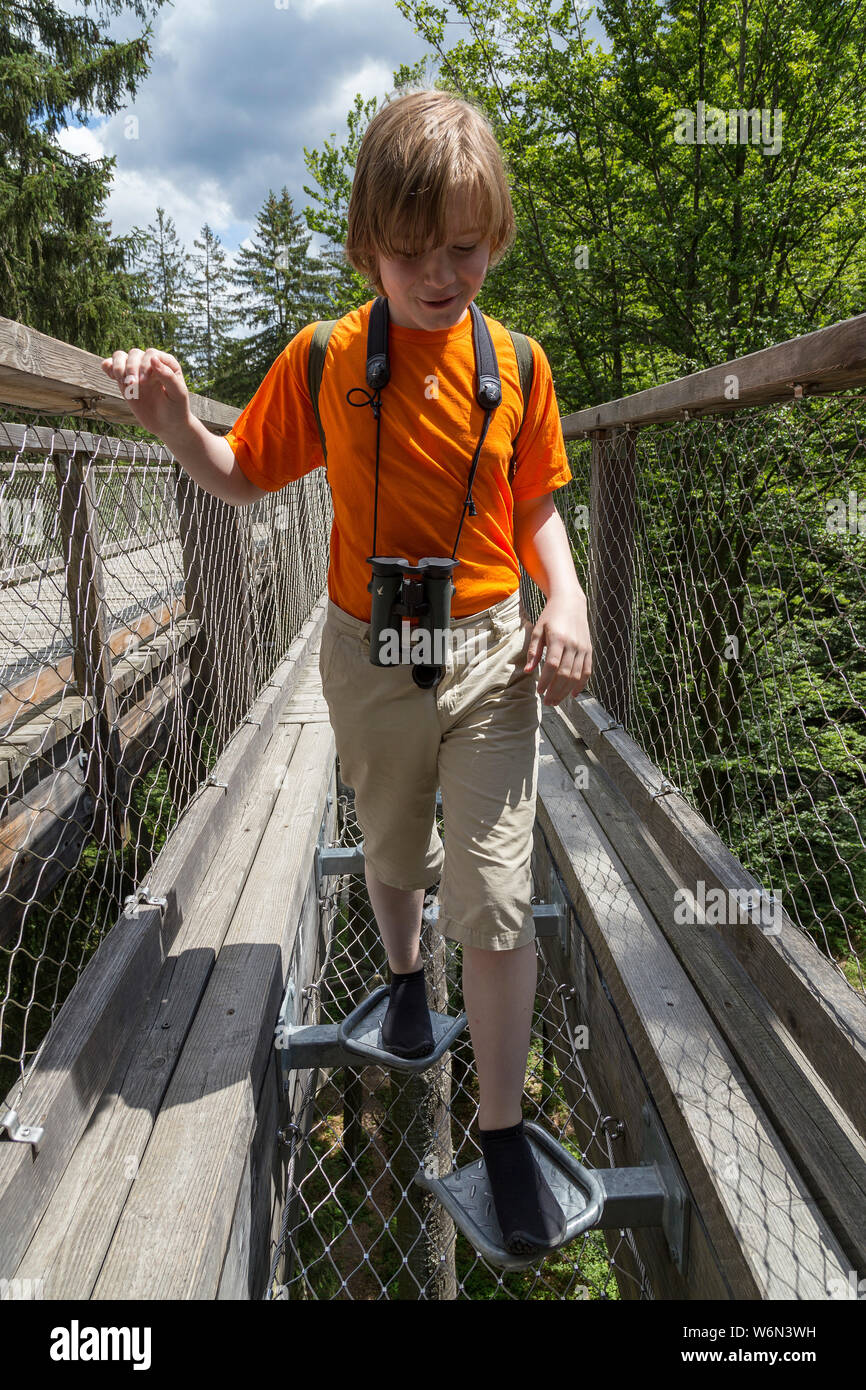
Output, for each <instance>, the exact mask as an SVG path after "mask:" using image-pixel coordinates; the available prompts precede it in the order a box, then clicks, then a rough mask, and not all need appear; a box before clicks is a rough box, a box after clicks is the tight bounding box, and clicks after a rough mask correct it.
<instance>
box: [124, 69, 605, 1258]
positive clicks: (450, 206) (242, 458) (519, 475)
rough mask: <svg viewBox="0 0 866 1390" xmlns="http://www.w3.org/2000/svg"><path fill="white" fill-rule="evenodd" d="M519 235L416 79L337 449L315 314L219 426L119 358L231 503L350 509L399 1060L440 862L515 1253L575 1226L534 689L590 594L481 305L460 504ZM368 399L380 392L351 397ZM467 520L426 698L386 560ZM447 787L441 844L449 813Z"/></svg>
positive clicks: (408, 1035) (348, 716)
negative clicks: (533, 1135) (315, 486)
mask: <svg viewBox="0 0 866 1390" xmlns="http://www.w3.org/2000/svg"><path fill="white" fill-rule="evenodd" d="M513 237H514V213H513V209H512V205H511V198H510V194H509V189H508V181H507V176H506V173H505V169H504V166H503V162H502V156H501V152H500V150H499V147H498V145H497V143H496V140H495V138H494V136H493V133H492V131H491V129H490V127H489V125H488V123H487V121H486V119H485V118H484V116H483V115H482V114H481V113H480V112H479V111H477V110H476V109H475V108H474V107H473V106H472V105H470V104H469V103H467V102H465V101H462V100H460V99H458V98H456V97H452V96H450V95H448V94H447V93H444V92H440V91H420V92H413V93H409V94H407V95H404V96H401V97H398V98H396V99H395V100H393V101H390V102H388V103H387V104H386V105H385V106H384V107H383V108H382V110H381V111H379V112H378V113H377V115H376V116H375V117H374V119H373V120H372V121H371V123H370V125H369V127H368V129H367V131H366V133H365V135H364V139H363V141H362V144H361V148H360V151H359V155H358V163H357V166H356V170H355V178H354V182H353V187H352V197H351V202H350V206H349V218H348V238H347V243H346V256H347V258H348V260H349V261H350V263H351V264H352V265H353V266H355V268H356V269H357V270H358V271H359V272H360V273H361V274H363V275H364V276H365V277H366V278H367V280H368V282H369V283H370V284H371V285H373V286H375V289H376V291H377V294H379V295H382V296H384V297H386V298H387V301H388V311H389V318H390V326H389V331H388V332H389V336H388V342H389V355H390V373H391V374H390V380H389V382H388V383H387V385H386V386H385V388H384V389H382V390H381V391H378V392H377V393H375V395H374V396H371V395H370V393H369V392H368V391H366V390H365V389H364V386H363V383H364V382H365V381H366V357H367V328H368V324H369V318H370V311H371V309H372V301H370V302H368V303H367V304H365V305H363V306H362V307H361V308H360V309H357V310H354V311H353V312H352V313H349V314H347V315H345V316H344V317H343V318H342V319H340V320H339V321H338V323H337V324H336V326H335V328H334V330H333V332H332V335H331V339H330V342H329V346H328V352H327V356H326V360H325V365H324V371H323V376H322V381H321V387H320V392H319V410H320V414H321V419H322V426H323V431H324V435H325V441H326V448H327V461H326V460H325V456H324V454H323V452H322V448H321V444H320V439H319V434H318V428H317V424H316V420H315V415H314V412H313V408H312V401H311V397H310V391H309V385H308V363H309V349H310V339H311V337H312V333H313V330H314V327H315V325H314V324H309V325H307V327H306V328H304V329H302V330H301V331H300V333H298V334H297V335H296V337H295V338H294V339H293V340H292V342H291V343H289V345H288V347H287V348H286V349H285V350H284V352H283V353H281V355H280V357H278V358H277V360H276V362H275V363H274V364H273V366H272V367H271V369H270V370H269V372H268V374H267V376H266V377H265V379H264V381H263V382H262V384H261V386H260V387H259V389H258V391H257V393H256V395H255V396H254V397H253V399H252V401H250V403H249V404H248V405H247V406H246V408H245V409H244V410H243V411H242V413H241V415H240V416H239V417H238V419H237V421H236V422H235V425H234V427H233V428H232V429H231V430H230V431H229V433H228V435H227V436H226V437H225V439H220V438H217V437H216V436H214V435H212V434H210V433H209V432H208V431H207V430H206V429H205V428H204V427H203V426H201V425H200V424H199V423H198V422H197V421H196V420H195V418H194V417H193V416H191V415H190V413H189V409H188V398H187V392H186V387H185V384H184V382H183V376H182V373H181V372H180V369H179V366H178V363H177V362H176V361H175V359H174V358H173V357H172V356H171V355H170V354H169V353H165V352H159V351H157V350H155V349H148V350H147V351H146V352H144V353H142V352H141V350H140V349H137V348H133V349H132V350H131V351H130V352H129V353H128V354H126V353H123V352H116V353H114V355H113V357H112V358H111V359H106V360H105V362H103V367H104V369H105V370H106V371H107V372H108V374H109V375H111V376H113V377H115V378H116V379H117V380H118V381H119V382H120V381H122V382H124V383H137V385H138V396H137V399H133V401H132V402H131V406H132V409H133V411H134V413H135V415H136V417H137V418H138V419H139V420H140V421H141V423H142V424H143V425H144V426H145V428H147V429H149V430H151V431H152V432H153V433H155V434H157V435H158V436H160V437H161V438H162V439H163V440H164V442H165V443H166V445H167V446H168V448H169V449H171V451H172V453H173V454H174V456H175V458H176V459H177V460H178V462H179V463H181V465H182V466H183V467H184V468H185V469H186V470H187V472H188V473H190V474H191V476H192V477H193V478H194V479H195V481H196V482H197V483H199V485H200V486H201V487H203V488H205V489H207V490H208V491H209V492H211V493H214V494H216V495H217V496H220V497H222V498H223V499H224V500H225V501H228V502H232V503H235V504H236V505H244V504H245V503H249V502H251V501H254V500H256V499H258V498H260V497H261V496H262V494H263V493H266V492H273V491H276V490H277V489H279V488H282V487H283V486H285V484H286V483H287V482H288V481H290V480H291V479H295V478H299V477H301V476H302V475H303V474H304V473H307V472H309V471H310V470H311V469H313V468H315V467H320V466H323V465H324V466H325V467H326V470H327V478H328V483H329V485H330V489H331V496H332V500H333V507H334V524H333V527H332V531H331V550H330V563H329V571H328V595H329V599H328V614H327V620H326V623H325V627H324V629H323V633H322V646H321V652H320V658H319V669H320V673H321V677H322V687H323V691H324V695H325V699H326V701H327V703H328V708H329V712H330V717H331V724H332V727H333V730H334V735H335V741H336V745H337V752H338V755H339V758H340V766H341V775H342V777H343V780H344V781H345V782H346V784H347V785H349V786H351V787H353V788H354V791H355V810H356V814H357V816H358V821H359V824H360V826H361V828H362V830H363V833H364V854H365V871H366V880H367V887H368V891H369V894H370V900H371V902H372V905H373V909H374V912H375V914H376V920H377V923H378V926H379V929H380V931H381V934H382V939H383V942H384V944H385V947H386V950H387V954H388V962H389V965H390V968H391V974H392V980H391V991H390V1000H389V1005H388V1011H387V1014H386V1016H385V1019H384V1021H383V1043H384V1045H385V1046H386V1047H387V1048H388V1049H389V1050H391V1051H393V1052H395V1053H398V1054H400V1055H403V1056H423V1055H425V1054H426V1053H428V1052H430V1051H431V1050H432V1046H433V1037H432V1029H431V1023H430V1015H429V1012H428V1010H427V1003H426V993H425V988H424V967H423V963H422V960H421V955H420V949H419V938H420V930H421V913H422V908H423V901H424V890H425V888H428V887H429V886H430V884H431V883H433V882H434V881H435V880H436V879H437V878H438V877H439V872H440V870H442V880H441V883H440V889H439V897H440V916H439V919H438V924H437V926H438V929H439V930H440V931H442V932H443V933H444V934H445V935H446V936H447V937H450V938H451V939H453V940H456V941H460V942H461V943H462V951H463V995H464V1000H465V1004H466V1012H467V1015H468V1020H469V1028H470V1035H471V1038H472V1044H473V1049H474V1052H475V1060H476V1067H477V1071H478V1080H479V1091H480V1105H479V1114H478V1125H479V1137H480V1142H481V1148H482V1152H483V1154H484V1159H485V1164H486V1167H487V1170H488V1174H489V1178H490V1184H491V1188H492V1192H493V1198H494V1203H495V1207H496V1212H497V1216H498V1219H499V1224H500V1226H501V1229H502V1234H503V1238H504V1240H505V1244H506V1246H507V1248H508V1249H510V1250H512V1251H513V1252H515V1253H534V1252H536V1251H538V1252H541V1251H544V1250H549V1249H553V1248H554V1247H555V1246H556V1245H558V1244H561V1242H562V1239H563V1237H564V1234H565V1218H564V1216H563V1213H562V1211H561V1209H560V1207H559V1205H558V1203H557V1202H556V1199H555V1198H554V1196H553V1194H552V1193H551V1191H550V1189H549V1187H548V1185H547V1183H546V1182H545V1180H544V1177H543V1175H542V1174H541V1172H540V1170H539V1168H538V1165H537V1163H536V1162H535V1159H534V1157H533V1154H532V1151H531V1149H530V1146H529V1143H528V1140H527V1138H526V1136H525V1134H524V1133H523V1115H522V1108H521V1098H522V1093H523V1085H524V1081H525V1075H526V1063H527V1058H528V1052H529V1039H530V1027H531V1022H532V1010H533V1004H534V999H535V990H536V983H537V956H536V950H535V929H534V924H533V918H532V907H531V889H532V885H531V870H530V857H531V850H532V828H533V822H534V819H535V800H536V784H537V764H538V728H539V724H540V718H541V703H540V699H539V696H542V695H543V696H544V698H545V703H547V704H548V705H555V704H558V703H559V701H560V700H562V699H563V698H564V697H565V696H566V695H572V694H575V693H577V692H578V691H580V690H581V689H582V688H583V686H584V685H585V684H586V681H587V680H588V678H589V676H590V674H591V670H592V666H591V648H590V642H589V631H588V626H587V613H586V598H585V596H584V593H583V590H582V589H581V587H580V584H579V583H578V580H577V576H576V574H575V571H574V565H573V562H572V558H571V551H570V547H569V544H568V539H567V536H566V533H565V528H564V527H563V525H562V521H561V520H560V518H559V515H558V513H557V511H556V508H555V506H554V503H553V498H552V495H551V494H552V491H553V490H555V489H556V488H558V487H561V486H563V485H564V484H566V483H568V482H569V481H570V479H571V472H570V469H569V467H568V462H567V459H566V454H565V446H564V443H563V439H562V429H561V426H560V420H559V410H558V407H557V403H556V397H555V395H554V391H553V384H552V380H551V375H550V367H549V364H548V362H547V359H546V357H545V355H544V353H543V351H542V349H541V347H540V346H539V344H538V343H536V342H534V341H533V340H530V342H531V345H532V349H533V358H534V373H533V384H532V389H531V392H530V395H529V400H528V402H527V404H526V417H525V420H524V421H523V424H522V426H521V419H522V416H523V407H524V403H523V400H522V397H521V392H520V379H519V372H518V365H517V361H516V357H515V353H514V349H513V346H512V343H511V339H510V337H509V335H508V333H507V331H506V330H505V329H504V328H503V326H502V325H501V324H499V323H498V322H497V321H496V320H495V319H487V318H485V321H486V323H487V327H488V329H489V330H490V333H491V336H492V339H493V343H494V347H495V350H496V356H497V360H498V365H499V372H500V377H501V382H502V402H501V404H500V405H499V406H498V408H497V409H496V410H495V411H493V413H492V415H491V416H490V420H489V423H488V428H487V433H486V435H485V436H484V442H483V448H482V449H481V452H480V455H479V461H478V467H477V470H476V474H475V478H474V480H473V482H472V496H473V500H474V502H475V506H476V511H475V512H473V511H472V510H471V509H470V511H469V512H468V513H466V512H465V503H464V495H465V493H466V486H467V478H468V474H469V469H470V463H471V460H472V458H473V455H474V452H475V448H476V444H477V441H478V439H479V436H480V434H481V425H482V422H483V421H484V418H485V412H484V410H483V409H482V407H481V406H480V405H479V404H478V402H477V401H476V399H475V395H474V375H475V360H474V353H473V325H472V319H471V314H470V311H469V305H470V303H471V302H472V301H473V300H474V298H475V296H476V295H477V293H478V291H479V290H480V288H481V286H482V284H483V282H484V278H485V275H486V273H487V270H488V267H489V265H491V264H496V263H497V261H498V260H500V259H501V258H502V255H503V254H504V252H505V250H506V249H507V247H508V245H509V244H510V242H511V241H512V240H513ZM353 394H354V396H355V397H356V399H353V398H352V397H353ZM357 397H360V399H357ZM366 404H372V405H373V406H374V407H375V409H374V410H370V411H366V410H358V411H356V410H353V409H352V408H351V407H352V406H356V405H358V406H364V405H366ZM377 412H378V413H377ZM377 437H378V446H379V466H378V468H377V469H376V468H374V461H375V459H376V457H377V454H376V449H377ZM515 440H516V444H515V442H514V441H515ZM512 454H513V456H514V474H513V480H512V482H511V484H509V463H510V461H511V459H512ZM374 494H375V497H374ZM374 507H375V514H374ZM461 517H462V518H463V520H462V524H461ZM458 526H459V527H460V531H459V544H458V547H457V558H458V560H459V561H460V563H459V564H458V566H457V567H456V568H455V569H454V571H453V574H452V581H453V583H454V585H455V590H454V593H453V594H452V598H451V628H450V636H451V638H453V639H454V640H453V641H452V642H451V643H450V644H449V645H450V652H449V654H448V656H447V658H446V661H445V663H444V667H443V674H442V677H441V679H440V681H439V683H438V685H437V686H436V687H435V688H426V689H425V688H421V687H420V686H419V685H418V684H416V683H415V682H414V680H413V676H412V668H411V666H410V665H409V664H408V663H406V662H405V661H404V664H399V665H396V666H394V665H392V666H390V667H388V666H376V665H374V664H373V663H371V661H370V659H369V644H370V620H371V593H370V590H369V588H368V587H367V586H368V584H369V582H370V575H371V568H370V565H369V561H368V557H369V556H370V555H371V554H378V555H395V556H404V557H406V558H407V559H408V560H409V562H410V564H413V565H415V564H417V563H418V560H419V559H420V558H421V557H422V556H428V555H441V556H445V555H450V554H452V552H453V549H454V541H455V535H456V533H457V531H458ZM374 534H375V540H373V536H374ZM371 542H372V543H371ZM520 562H522V563H523V565H524V567H525V569H526V570H527V572H528V573H529V574H530V575H531V576H532V578H533V579H534V580H535V582H536V583H537V584H538V585H539V587H540V588H541V589H542V591H543V592H544V593H545V594H546V596H547V603H546V606H545V608H544V609H543V611H542V613H541V615H540V617H539V619H538V621H537V622H536V623H535V624H532V623H531V621H530V620H529V619H528V618H527V617H526V616H525V615H524V613H523V610H522V606H521V604H520V593H519V582H520ZM543 648H546V660H545V661H544V664H543V667H541V669H540V670H539V663H540V661H541V653H542V649H543ZM433 659H434V661H435V660H437V658H436V657H434V658H433ZM440 785H441V789H442V803H443V814H444V819H445V826H446V838H447V854H446V853H444V852H443V844H442V840H441V838H440V837H439V835H438V832H437V830H436V824H435V797H436V789H437V786H440Z"/></svg>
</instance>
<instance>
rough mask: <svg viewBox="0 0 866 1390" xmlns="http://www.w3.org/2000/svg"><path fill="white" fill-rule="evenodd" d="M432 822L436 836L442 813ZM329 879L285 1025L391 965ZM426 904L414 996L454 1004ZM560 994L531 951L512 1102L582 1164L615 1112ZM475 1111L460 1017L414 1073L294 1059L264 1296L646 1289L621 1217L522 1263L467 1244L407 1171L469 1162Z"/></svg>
mask: <svg viewBox="0 0 866 1390" xmlns="http://www.w3.org/2000/svg"><path fill="white" fill-rule="evenodd" d="M338 789H339V794H338V843H340V844H341V845H358V844H360V843H361V841H362V839H363V836H362V834H361V831H360V828H359V826H358V823H357V820H356V818H355V814H354V796H353V793H352V790H351V788H346V787H345V786H343V785H342V783H338ZM438 826H439V830H440V833H442V836H443V840H444V841H445V843H446V845H447V839H446V838H445V827H444V825H443V822H442V816H441V811H440V814H439V818H438ZM446 852H447V851H446ZM329 884H330V891H329V893H328V894H327V895H326V896H325V895H323V896H322V897H321V898H320V906H321V913H322V934H323V939H324V941H325V942H326V948H325V952H324V957H323V963H322V967H321V969H320V971H319V973H318V975H317V977H316V978H315V979H314V980H313V981H312V982H311V983H310V984H309V985H308V986H307V987H306V988H305V989H304V990H303V993H302V999H303V1002H302V1005H301V1006H300V1007H298V1006H297V1005H296V1015H297V1022H298V1023H299V1024H305V1023H318V1024H327V1023H339V1022H340V1021H341V1020H342V1019H343V1018H345V1017H346V1016H347V1015H348V1014H349V1013H350V1012H351V1011H352V1009H353V1008H355V1007H356V1006H357V1005H358V1004H359V1003H360V1002H361V1001H362V1000H363V999H365V998H367V996H368V995H369V994H371V993H372V991H373V990H374V989H375V988H376V987H377V986H378V985H381V984H385V983H387V982H388V980H389V978H390V973H389V970H388V961H387V955H386V953H385V947H384V945H383V943H382V940H381V938H380V936H379V932H378V929H377V926H376V920H375V915H374V913H373V909H372V905H371V903H370V899H369V895H368V893H367V888H366V884H365V882H364V878H363V875H360V876H358V875H343V876H342V877H341V878H339V879H331V880H329ZM539 900H540V899H539V897H538V895H535V897H534V901H539ZM437 907H438V901H437V896H436V885H433V886H432V887H431V889H430V891H429V892H428V893H427V895H426V896H425V905H424V917H423V925H422V933H421V954H422V958H423V960H424V966H425V979H426V983H427V991H428V1004H429V1006H430V1007H431V1009H433V1010H435V1011H437V1012H440V1013H447V1014H449V1015H451V1016H456V1015H457V1014H459V1013H460V1012H461V1011H462V1009H463V996H462V989H461V978H462V974H461V970H462V967H461V947H460V945H459V943H457V942H453V941H448V940H446V939H445V938H443V937H442V936H441V935H440V934H439V933H438V932H437V931H436V929H435V926H434V925H433V921H432V918H433V917H434V916H435V913H436V911H437ZM574 993H575V991H574V989H573V988H572V987H571V986H569V985H564V984H561V983H559V982H558V981H557V980H556V979H555V978H554V977H553V974H552V972H551V969H550V967H549V965H548V964H547V963H546V962H545V960H544V955H543V951H542V950H541V949H539V965H538V986H537V992H536V1000H535V1009H534V1013H533V1024H532V1036H531V1042H530V1050H529V1059H528V1065H527V1072H526V1083H525V1088H524V1093H523V1097H522V1108H523V1115H524V1118H525V1119H527V1120H532V1121H534V1122H536V1123H537V1124H539V1125H541V1126H542V1127H543V1128H544V1129H545V1130H546V1131H547V1132H548V1133H549V1134H551V1135H552V1136H553V1137H554V1138H556V1139H557V1140H558V1141H559V1142H560V1143H562V1144H563V1145H564V1146H565V1148H566V1149H567V1150H568V1151H569V1152H570V1153H571V1154H572V1155H573V1156H574V1157H575V1158H576V1159H578V1161H585V1163H586V1166H587V1167H591V1168H594V1167H605V1168H607V1167H613V1166H615V1163H616V1158H615V1147H616V1146H615V1145H614V1144H612V1142H611V1135H614V1136H615V1135H616V1134H617V1129H618V1126H617V1125H616V1123H615V1121H614V1117H611V1116H604V1115H603V1114H602V1113H601V1111H600V1109H599V1107H598V1105H597V1103H596V1101H595V1097H594V1095H593V1092H592V1089H591V1087H590V1084H589V1081H588V1079H587V1076H586V1074H585V1072H584V1069H583V1065H582V1061H581V1047H580V1043H581V1038H580V1032H579V1025H577V1023H576V1018H575V1015H574V1008H573V1003H572V996H573V995H574ZM477 1117H478V1083H477V1077H476V1074H475V1070H474V1065H473V1054H472V1044H471V1038H470V1035H469V1029H468V1028H465V1029H464V1030H463V1032H462V1033H461V1034H460V1036H459V1037H458V1039H457V1040H456V1042H455V1044H454V1045H453V1047H452V1048H451V1049H450V1050H449V1051H448V1052H446V1053H444V1054H443V1056H442V1057H440V1058H439V1060H438V1061H437V1062H435V1063H434V1064H433V1065H432V1066H431V1067H429V1068H428V1069H427V1070H426V1071H423V1072H419V1073H402V1072H398V1071H395V1070H391V1069H385V1068H382V1067H378V1066H367V1065H364V1064H363V1063H361V1064H360V1065H359V1067H358V1069H355V1068H354V1067H349V1066H341V1067H333V1068H327V1069H326V1068H319V1069H316V1070H314V1071H311V1072H309V1073H307V1081H306V1085H305V1088H304V1093H303V1096H302V1099H301V1100H300V1101H299V1102H297V1103H296V1106H295V1110H294V1113H292V1115H291V1116H290V1119H289V1123H288V1125H287V1126H286V1127H285V1128H284V1130H283V1136H284V1140H285V1142H286V1144H287V1154H288V1178H287V1189H286V1194H287V1200H286V1204H285V1207H284V1210H283V1217H282V1223H281V1229H280V1237H279V1241H278V1243H277V1247H276V1249H275V1252H274V1257H273V1261H272V1265H271V1279H270V1282H269V1286H268V1289H267V1291H266V1293H265V1297H266V1298H267V1299H273V1298H282V1299H290V1300H296V1299H298V1300H307V1299H352V1300H369V1299H421V1300H427V1299H500V1298H514V1299H556V1300H562V1299H617V1298H620V1297H622V1296H625V1297H629V1298H652V1296H653V1295H652V1290H651V1287H650V1284H649V1280H648V1277H647V1274H646V1271H645V1269H644V1267H643V1265H642V1264H641V1262H640V1259H639V1257H638V1255H637V1252H636V1250H635V1248H634V1243H633V1238H632V1236H631V1233H630V1232H628V1231H620V1232H617V1231H609V1232H607V1233H606V1235H607V1241H606V1240H605V1233H602V1232H601V1231H598V1230H594V1231H593V1230H590V1231H587V1232H585V1233H583V1234H582V1235H580V1236H578V1237H577V1238H576V1239H575V1240H573V1241H572V1242H571V1243H570V1244H568V1245H565V1246H562V1247H561V1248H560V1249H559V1250H557V1251H555V1252H554V1254H553V1255H552V1256H549V1257H548V1258H546V1259H545V1260H544V1261H543V1262H539V1263H538V1264H534V1265H532V1266H531V1267H529V1268H527V1269H523V1270H505V1269H501V1268H498V1267H497V1266H495V1265H493V1264H491V1263H490V1262H488V1261H487V1260H486V1259H484V1258H483V1256H482V1255H480V1254H479V1253H478V1252H477V1251H476V1250H475V1249H474V1248H473V1246H472V1245H471V1244H470V1243H469V1241H468V1240H467V1239H466V1237H465V1236H464V1235H463V1234H462V1233H461V1232H460V1230H459V1229H458V1228H457V1227H456V1226H455V1224H454V1222H453V1221H452V1219H451V1217H450V1215H449V1214H448V1213H447V1212H446V1211H445V1209H444V1208H443V1207H442V1206H441V1205H440V1203H439V1202H438V1200H437V1199H436V1198H435V1197H434V1196H433V1195H432V1194H431V1193H429V1192H428V1191H426V1190H425V1189H423V1188H421V1187H420V1186H419V1185H418V1184H417V1183H415V1182H414V1180H413V1179H414V1176H415V1174H416V1173H417V1172H418V1170H419V1167H422V1168H425V1169H426V1170H427V1171H428V1172H430V1173H431V1174H432V1175H433V1176H442V1175H443V1174H446V1173H448V1172H449V1171H451V1170H452V1168H460V1167H463V1166H465V1165H467V1164H470V1163H472V1162H473V1161H476V1160H478V1159H479V1158H480V1157H481V1152H480V1147H479V1144H478V1138H477V1135H478V1129H477ZM608 1241H609V1242H610V1246H609V1247H608ZM621 1290H625V1293H622V1292H621Z"/></svg>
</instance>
